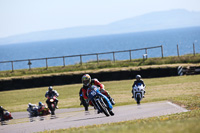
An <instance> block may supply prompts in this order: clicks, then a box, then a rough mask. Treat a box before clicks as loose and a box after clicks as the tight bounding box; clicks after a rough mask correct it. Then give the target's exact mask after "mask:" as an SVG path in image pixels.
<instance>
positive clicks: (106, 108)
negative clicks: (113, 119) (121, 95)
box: [87, 85, 114, 116]
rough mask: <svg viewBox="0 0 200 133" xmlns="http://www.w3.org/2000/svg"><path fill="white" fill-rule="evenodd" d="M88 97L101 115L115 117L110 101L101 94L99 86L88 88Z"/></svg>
mask: <svg viewBox="0 0 200 133" xmlns="http://www.w3.org/2000/svg"><path fill="white" fill-rule="evenodd" d="M87 96H88V98H89V100H90V101H91V102H92V104H93V105H94V106H95V108H96V109H97V110H98V112H99V113H104V114H105V115H106V116H109V115H111V116H113V115H114V113H113V111H112V109H113V106H112V104H111V102H110V100H109V99H108V98H107V97H106V96H105V95H103V94H102V93H101V92H100V90H99V88H98V87H97V86H95V85H92V86H91V87H90V88H88V89H87Z"/></svg>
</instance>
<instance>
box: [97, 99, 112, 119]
mask: <svg viewBox="0 0 200 133" xmlns="http://www.w3.org/2000/svg"><path fill="white" fill-rule="evenodd" d="M96 104H97V106H99V108H100V109H101V110H102V111H103V113H104V114H105V115H106V116H109V112H108V110H107V108H106V107H104V106H103V105H102V104H101V102H100V101H99V100H98V101H96Z"/></svg>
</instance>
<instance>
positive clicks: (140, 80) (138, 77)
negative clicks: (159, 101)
mask: <svg viewBox="0 0 200 133" xmlns="http://www.w3.org/2000/svg"><path fill="white" fill-rule="evenodd" d="M135 78H136V80H135V81H134V83H133V85H132V91H131V92H132V94H133V96H132V98H134V97H135V96H134V89H133V87H134V86H135V85H137V84H138V83H140V84H142V85H143V86H144V88H145V87H146V86H145V84H144V81H143V80H142V79H141V78H142V77H141V75H136V77H135ZM144 94H145V91H144ZM143 97H144V96H143Z"/></svg>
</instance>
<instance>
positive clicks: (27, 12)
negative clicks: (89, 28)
mask: <svg viewBox="0 0 200 133" xmlns="http://www.w3.org/2000/svg"><path fill="white" fill-rule="evenodd" d="M199 5H200V0H0V38H3V37H8V36H11V35H17V34H23V33H29V32H34V31H43V30H50V29H61V28H68V27H76V26H85V25H105V24H109V23H111V22H114V21H117V20H121V19H125V18H130V17H135V16H139V15H142V14H145V13H149V12H154V11H164V10H172V9H186V10H189V11H200V6H199Z"/></svg>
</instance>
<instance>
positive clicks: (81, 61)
mask: <svg viewBox="0 0 200 133" xmlns="http://www.w3.org/2000/svg"><path fill="white" fill-rule="evenodd" d="M154 48H161V57H162V58H163V46H162V45H160V46H155V47H146V48H140V49H131V50H123V51H112V52H104V53H92V54H81V55H71V56H59V57H48V58H37V59H25V60H13V61H1V62H0V64H1V63H11V67H12V71H14V63H15V62H24V61H26V62H28V65H29V70H30V69H31V65H32V62H31V61H35V60H46V69H48V60H49V59H57V58H63V66H64V67H65V58H71V57H80V65H82V63H83V60H82V57H83V56H91V55H96V58H97V63H99V55H103V54H112V56H113V62H115V60H116V58H115V54H116V53H122V52H128V53H129V56H130V61H131V60H132V58H131V57H132V56H131V52H133V51H139V50H145V55H146V58H147V55H148V53H147V50H148V49H154Z"/></svg>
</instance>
